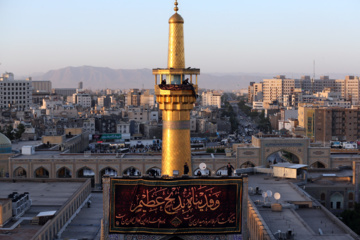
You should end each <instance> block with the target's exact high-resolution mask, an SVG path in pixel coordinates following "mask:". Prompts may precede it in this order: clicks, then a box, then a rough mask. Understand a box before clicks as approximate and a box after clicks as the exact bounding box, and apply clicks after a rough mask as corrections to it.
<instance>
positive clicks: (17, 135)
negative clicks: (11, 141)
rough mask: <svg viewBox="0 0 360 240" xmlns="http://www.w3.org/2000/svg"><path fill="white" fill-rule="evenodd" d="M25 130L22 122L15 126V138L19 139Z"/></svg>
mask: <svg viewBox="0 0 360 240" xmlns="http://www.w3.org/2000/svg"><path fill="white" fill-rule="evenodd" d="M24 132H25V126H24V124H21V123H20V124H19V125H18V126H17V128H16V132H15V136H14V137H15V139H20V138H21V135H22V134H23V133H24Z"/></svg>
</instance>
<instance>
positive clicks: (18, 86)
mask: <svg viewBox="0 0 360 240" xmlns="http://www.w3.org/2000/svg"><path fill="white" fill-rule="evenodd" d="M31 103H32V85H31V78H27V79H26V80H15V79H14V74H13V73H8V72H7V73H4V74H2V77H0V108H16V109H18V110H25V109H29V108H30V104H31Z"/></svg>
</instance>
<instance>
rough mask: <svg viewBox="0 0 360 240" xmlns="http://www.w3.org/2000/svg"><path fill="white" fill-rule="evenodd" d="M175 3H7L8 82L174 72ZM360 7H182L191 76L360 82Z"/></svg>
mask: <svg viewBox="0 0 360 240" xmlns="http://www.w3.org/2000/svg"><path fill="white" fill-rule="evenodd" d="M173 2H174V1H173V0H151V1H150V0H102V1H99V0H86V1H85V0H42V1H40V0H31V1H30V0H0V29H1V37H0V39H1V40H0V63H1V65H0V73H2V72H4V71H11V72H14V74H15V77H16V75H29V74H31V73H34V72H46V71H48V70H52V69H59V68H62V67H67V66H83V65H90V66H97V67H110V68H116V69H118V68H122V69H137V68H158V67H166V65H167V43H168V19H169V17H170V16H171V15H172V14H173V6H174V5H173ZM359 9H360V1H359V0H334V1H333V0H282V1H280V0H271V1H270V0H225V1H218V0H217V1H215V0H206V1H205V0H193V1H190V0H179V13H180V14H181V15H182V17H183V18H184V20H185V25H184V34H185V56H186V58H185V61H186V66H191V67H198V68H201V71H202V72H207V73H211V72H246V73H251V72H262V73H279V74H280V73H283V72H294V73H299V72H301V73H308V74H312V71H313V60H315V61H316V73H317V74H316V75H320V74H327V73H334V72H337V73H347V74H359V73H360V31H359V26H360V17H359Z"/></svg>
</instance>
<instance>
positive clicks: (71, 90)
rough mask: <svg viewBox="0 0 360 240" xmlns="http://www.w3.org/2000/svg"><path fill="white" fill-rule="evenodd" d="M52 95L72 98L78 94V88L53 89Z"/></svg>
mask: <svg viewBox="0 0 360 240" xmlns="http://www.w3.org/2000/svg"><path fill="white" fill-rule="evenodd" d="M51 91H52V93H54V94H58V95H62V96H72V95H73V94H74V93H76V88H53V89H52V90H51Z"/></svg>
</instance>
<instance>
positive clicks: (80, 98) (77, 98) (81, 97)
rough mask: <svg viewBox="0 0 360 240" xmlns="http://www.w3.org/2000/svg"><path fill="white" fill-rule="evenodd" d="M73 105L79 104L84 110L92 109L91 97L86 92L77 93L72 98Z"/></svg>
mask: <svg viewBox="0 0 360 240" xmlns="http://www.w3.org/2000/svg"><path fill="white" fill-rule="evenodd" d="M72 98H73V99H72V102H73V104H78V105H80V106H82V107H84V108H89V107H91V95H90V94H88V93H85V92H76V93H74V94H73V97H72Z"/></svg>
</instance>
